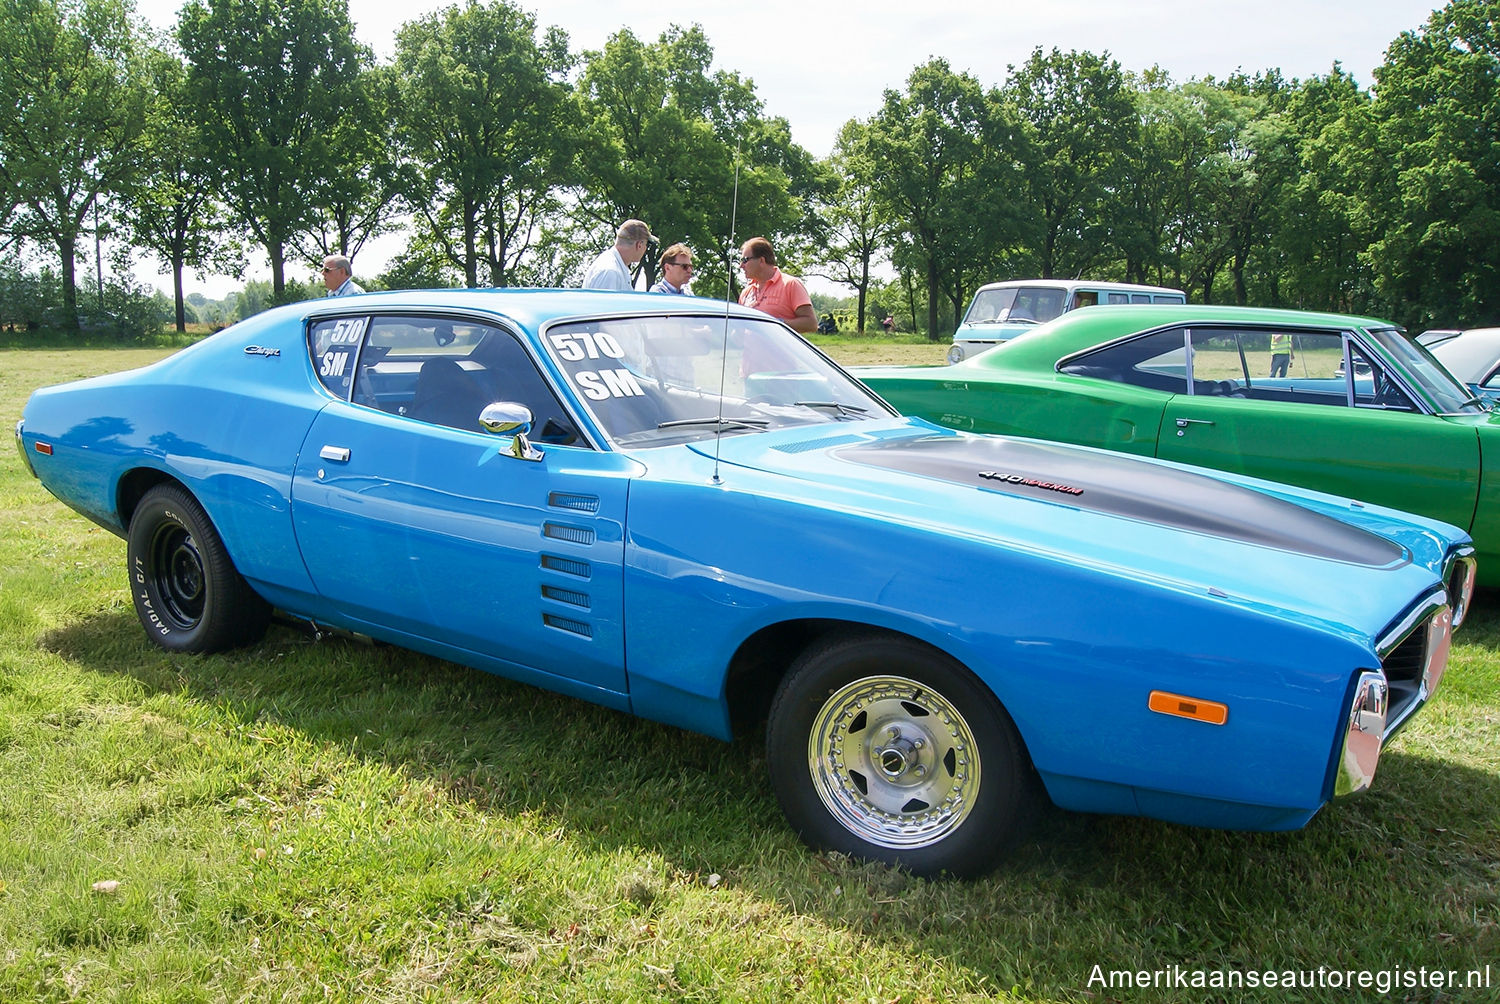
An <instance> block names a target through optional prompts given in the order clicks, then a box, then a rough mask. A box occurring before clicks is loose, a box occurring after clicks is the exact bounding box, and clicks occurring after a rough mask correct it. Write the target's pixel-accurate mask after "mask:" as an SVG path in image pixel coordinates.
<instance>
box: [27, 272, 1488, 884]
mask: <svg viewBox="0 0 1500 1004" xmlns="http://www.w3.org/2000/svg"><path fill="white" fill-rule="evenodd" d="M16 437H17V444H18V447H19V449H20V451H21V455H22V457H23V458H24V460H25V462H26V464H27V465H28V466H29V467H30V469H31V470H32V471H33V472H34V473H35V475H36V476H37V477H38V478H40V479H41V481H42V483H43V484H44V485H46V487H47V488H48V489H49V490H50V491H51V492H52V493H53V494H54V495H56V496H57V497H58V498H59V499H60V500H62V501H63V502H64V503H66V504H67V505H69V506H71V507H72V508H73V509H75V510H77V511H78V512H79V513H81V514H83V515H84V516H86V517H88V518H89V519H91V520H93V521H95V522H96V523H98V524H99V525H101V526H103V527H105V528H107V529H109V530H111V531H113V532H114V533H116V534H118V535H119V536H120V537H122V538H124V540H125V541H126V568H127V573H128V576H129V582H130V587H131V591H132V593H133V595H134V600H135V608H136V611H137V613H138V614H139V616H140V620H141V623H142V624H143V625H144V627H145V630H146V632H147V634H148V635H149V636H150V637H151V639H152V640H153V641H154V642H155V643H156V644H158V645H160V646H162V647H163V648H166V649H168V650H171V651H176V652H212V651H216V650H222V649H226V648H230V647H234V646H241V645H252V644H255V643H256V642H257V640H258V639H259V638H260V637H261V636H262V634H263V633H264V632H265V630H266V628H267V625H268V623H269V621H270V618H271V616H272V614H273V612H280V614H281V615H282V616H283V617H288V618H292V619H296V620H300V621H302V622H304V623H306V624H310V625H313V626H315V627H317V628H318V629H320V630H333V631H343V632H350V633H354V634H358V635H363V636H368V637H371V638H376V639H379V640H381V641H385V642H389V643H391V644H394V645H399V646H404V647H406V648H409V649H413V650H416V651H421V652H426V653H429V654H432V655H436V656H441V657H443V658H446V659H451V660H455V661H457V662H460V663H464V664H467V665H469V666H473V667H477V668H479V669H484V670H488V671H490V672H494V673H499V674H503V675H505V676H508V677H513V678H515V679H518V680H524V681H528V682H530V683H534V684H536V685H538V686H542V687H547V688H550V689H552V690H556V691H560V692H562V693H565V694H570V695H573V696H576V697H580V698H584V699H586V700H590V701H594V702H597V703H599V704H603V705H606V706H608V707H612V708H616V709H619V710H621V711H626V712H629V713H632V714H636V715H642V716H645V717H647V718H652V719H656V720H658V721H662V722H667V723H671V724H673V725H677V726H681V727H683V728H688V729H695V730H698V731H700V732H704V733H708V734H710V735H713V736H717V737H720V738H723V739H726V740H727V739H730V738H731V737H732V736H733V735H734V733H735V729H736V728H737V727H742V726H744V725H746V724H751V725H757V724H758V723H760V722H761V721H764V722H765V735H766V745H767V758H768V764H769V773H770V780H771V783H772V785H773V788H774V790H775V792H776V795H777V797H778V799H779V801H780V803H781V805H782V807H783V809H784V811H785V813H786V815H787V818H788V819H789V821H790V822H791V825H792V826H793V827H794V828H795V829H796V831H797V832H798V833H799V834H800V835H801V837H802V838H803V839H804V840H805V841H806V842H807V843H809V844H810V845H812V846H814V847H819V848H826V849H832V850H838V851H843V852H846V853H849V854H852V855H857V856H861V857H865V858H872V859H878V860H882V861H887V862H891V863H894V864H896V865H898V866H900V867H903V868H907V869H909V870H911V871H913V872H916V873H919V874H938V873H945V872H946V873H949V874H954V875H973V874H977V873H980V872H982V871H984V870H985V869H987V868H989V867H990V866H992V865H993V864H994V863H995V861H996V860H997V859H998V858H999V857H1000V856H1001V855H1002V854H1003V852H1004V850H1005V848H1006V847H1007V846H1008V845H1009V844H1010V843H1012V842H1013V841H1014V840H1015V839H1016V837H1017V836H1018V835H1019V834H1020V833H1022V832H1023V831H1024V828H1025V826H1026V824H1027V822H1028V820H1029V819H1030V818H1032V817H1033V816H1034V815H1035V814H1036V811H1037V808H1038V806H1039V804H1040V802H1041V800H1042V799H1043V798H1050V799H1051V800H1052V801H1054V802H1055V803H1057V804H1059V805H1061V806H1063V807H1065V808H1069V809H1075V810H1082V811H1089V812H1105V813H1122V814H1137V815H1145V816H1152V817H1156V818H1159V819H1165V820H1171V821H1176V822H1181V823H1186V824H1193V825H1202V826H1214V827H1233V828H1253V829H1267V830H1277V829H1290V828H1295V827H1299V826H1302V825H1303V824H1305V823H1306V822H1307V821H1308V820H1309V819H1310V818H1311V817H1312V816H1313V815H1314V814H1315V813H1316V812H1318V810H1319V809H1320V808H1321V807H1322V806H1323V805H1324V804H1325V803H1327V802H1328V801H1330V800H1331V799H1333V798H1334V797H1335V796H1338V795H1343V794H1347V793H1351V792H1354V791H1359V790H1361V789H1363V788H1365V787H1367V786H1368V785H1369V784H1370V782H1371V780H1372V778H1373V776H1374V773H1375V768H1376V765H1377V762H1378V760H1379V758H1380V756H1381V754H1382V753H1383V751H1384V749H1385V746H1386V744H1387V743H1388V742H1389V741H1390V739H1391V737H1392V736H1393V734H1394V733H1395V732H1396V731H1397V730H1398V729H1399V728H1400V727H1401V726H1402V725H1403V724H1404V723H1405V722H1406V721H1408V720H1409V718H1410V716H1411V715H1412V714H1413V713H1414V712H1415V711H1416V710H1417V709H1418V708H1419V707H1420V706H1421V705H1422V704H1423V703H1424V702H1426V700H1427V699H1428V698H1429V696H1430V695H1431V694H1432V692H1433V690H1434V688H1435V687H1436V686H1437V683H1438V680H1439V678H1440V677H1441V675H1442V673H1443V670H1444V668H1445V666H1446V663H1447V656H1448V648H1449V643H1450V638H1451V634H1452V631H1453V629H1454V628H1455V627H1456V626H1457V624H1458V622H1459V621H1460V620H1462V617H1463V614H1464V610H1465V607H1466V606H1467V604H1468V601H1469V598H1470V595H1471V592H1472V586H1473V578H1474V561H1473V558H1472V548H1471V547H1470V544H1469V541H1468V538H1467V537H1466V536H1465V535H1464V534H1463V533H1462V532H1461V531H1459V530H1457V529H1455V528H1453V527H1451V526H1448V525H1446V524H1443V523H1438V522H1435V521H1432V520H1427V519H1422V518H1419V517H1415V516H1409V515H1405V514H1401V513H1397V512H1393V511H1390V510H1385V509H1380V508H1377V507H1373V506H1362V505H1360V504H1358V503H1355V502H1351V501H1349V500H1347V499H1342V498H1336V497H1332V496H1327V495H1319V494H1316V493H1312V492H1307V491H1301V490H1298V489H1294V488H1288V487H1285V486H1281V485H1275V484H1271V483H1268V482H1260V481H1254V480H1251V479H1247V478H1242V477H1236V476H1233V475H1228V474H1222V473H1214V472H1205V471H1198V470H1194V469H1191V468H1187V467H1182V466H1177V465H1172V464H1167V463H1161V462H1155V461H1150V460H1143V459H1139V458H1134V457H1128V456H1124V455H1118V454H1111V453H1105V452H1101V451H1094V450H1089V449H1084V448H1075V447H1069V446H1063V445H1059V444H1053V443H1043V442H1038V441H1032V440H1023V439H1007V438H1000V437H990V436H975V435H968V434H964V433H959V432H954V431H952V430H948V429H943V428H939V427H937V426H934V425H931V424H929V423H926V422H923V421H920V420H915V419H907V418H902V417H900V416H898V415H897V414H896V413H895V412H894V411H892V409H891V408H890V407H888V406H887V405H886V404H885V403H884V402H883V401H881V400H880V399H879V398H878V397H876V396H875V395H874V394H872V393H871V392H870V391H869V390H868V389H867V388H865V387H864V386H862V385H861V384H860V383H859V382H858V381H856V380H854V379H853V378H851V377H850V376H848V375H847V374H846V373H844V372H843V371H842V370H841V369H840V368H839V367H838V366H836V365H835V364H834V363H832V362H831V361H829V360H828V359H827V358H826V357H824V356H823V355H821V354H820V353H819V352H818V351H817V350H816V349H815V348H813V347H812V346H810V345H809V344H807V343H806V342H805V341H803V340H802V339H800V338H799V337H798V336H797V335H795V334H794V333H793V332H791V331H790V330H789V329H787V328H786V327H784V326H783V325H781V324H780V323H779V322H777V321H775V320H773V319H771V318H769V317H767V316H765V315H763V314H759V313H756V312H754V311H748V310H744V309H741V308H739V307H736V306H727V307H726V306H725V305H724V304H722V303H718V302H714V301H708V300H700V299H695V298H692V297H666V296H657V295H649V294H635V293H595V292H583V291H557V290H444V291H423V292H396V293H373V294H368V295H364V296H356V297H341V298H333V299H326V300H320V301H315V302H311V303H303V304H295V305H291V306H286V307H281V308H278V309H275V310H271V311H267V312H266V313H263V314H260V315H257V316H255V317H252V318H250V319H248V320H246V321H243V322H241V323H239V324H237V325H235V326H233V327H231V328H228V329H226V330H224V331H221V332H219V333H218V334H216V335H214V336H212V337H210V338H208V339H205V340H204V341H202V342H200V343H199V344H197V345H194V346H193V347H191V348H188V349H185V350H183V351H181V352H179V353H177V354H176V355H173V356H171V357H170V358H167V359H164V360H162V361H161V362H159V363H156V364H155V365H152V366H148V367H146V368H144V369H140V370H135V371H132V372H128V373H120V374H115V375H111V376H104V377H98V378H95V379H91V380H84V381H80V382H77V383H70V384H65V385H62V386H57V387H49V388H44V389H42V390H38V391H37V392H36V393H35V394H34V395H32V397H31V400H30V402H29V403H28V404H27V407H26V410H25V413H24V418H23V419H22V420H21V422H20V423H19V424H18V425H17V427H16Z"/></svg>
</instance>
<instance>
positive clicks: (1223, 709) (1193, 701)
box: [1146, 690, 1229, 725]
mask: <svg viewBox="0 0 1500 1004" xmlns="http://www.w3.org/2000/svg"><path fill="white" fill-rule="evenodd" d="M1146 707H1148V708H1150V709H1151V710H1152V711H1157V712H1160V713H1161V714H1164V715H1176V716H1177V717H1178V718H1191V719H1193V721H1195V722H1207V723H1208V724H1210V725H1223V724H1224V723H1225V722H1227V721H1228V720H1229V705H1227V704H1220V703H1219V702H1218V701H1200V700H1199V699H1198V698H1196V697H1183V696H1182V695H1181V694H1169V693H1167V692H1166V691H1165V690H1153V691H1151V698H1150V700H1148V701H1147V702H1146Z"/></svg>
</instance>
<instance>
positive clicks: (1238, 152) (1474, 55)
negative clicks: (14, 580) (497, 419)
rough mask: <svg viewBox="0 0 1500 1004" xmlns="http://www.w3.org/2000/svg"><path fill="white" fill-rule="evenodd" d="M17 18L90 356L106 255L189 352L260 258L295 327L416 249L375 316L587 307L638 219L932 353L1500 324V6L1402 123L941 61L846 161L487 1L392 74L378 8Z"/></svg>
mask: <svg viewBox="0 0 1500 1004" xmlns="http://www.w3.org/2000/svg"><path fill="white" fill-rule="evenodd" d="M0 12H3V20H0V47H3V49H4V51H5V52H6V54H7V58H6V59H5V60H3V61H0V107H4V108H5V109H6V110H7V112H6V114H5V115H3V116H0V249H3V250H6V251H7V254H6V258H7V260H8V261H11V262H14V261H15V260H17V259H18V258H24V257H26V256H28V255H32V256H40V257H41V258H44V259H45V260H47V261H48V262H49V263H51V264H55V265H56V267H57V269H58V274H59V277H60V286H61V292H62V299H63V303H62V305H61V306H62V309H61V312H60V313H61V316H62V317H63V318H64V320H65V322H67V323H74V322H76V318H77V305H78V290H77V286H78V277H77V274H76V273H77V263H78V261H79V259H80V254H81V253H82V254H84V255H85V256H86V254H87V250H88V244H89V243H90V238H94V239H97V235H98V232H99V230H100V228H101V227H103V228H105V229H106V230H108V232H110V233H111V234H112V235H113V238H114V239H115V240H117V241H124V242H125V243H126V244H127V245H128V246H130V247H133V248H136V249H139V250H140V251H143V252H145V253H148V254H150V255H152V256H153V257H155V258H156V259H158V260H159V261H160V262H162V263H163V265H164V267H165V268H166V269H167V270H169V271H170V272H171V273H172V275H173V284H174V291H175V295H176V312H177V323H178V328H179V330H181V327H182V324H183V319H184V301H183V295H182V276H183V272H184V270H186V269H194V270H199V271H220V272H227V273H231V274H240V270H241V269H242V267H243V261H244V254H245V250H246V248H247V247H248V246H251V245H253V246H255V247H258V248H259V249H261V250H262V251H263V252H264V254H265V255H266V257H267V259H268V260H269V261H270V265H271V273H272V279H271V288H272V298H273V299H281V298H284V297H286V296H287V295H288V293H289V291H288V283H287V275H286V270H287V266H288V264H289V263H291V264H293V265H303V264H309V263H313V262H316V261H318V260H320V259H321V258H322V257H324V256H325V255H327V254H333V253H339V254H346V255H349V256H350V257H351V258H355V259H356V267H357V259H358V254H359V251H360V249H361V248H363V247H364V246H365V245H366V244H367V243H368V242H369V241H370V240H371V239H372V238H374V237H376V236H379V235H381V234H385V233H389V232H401V233H405V234H406V237H407V243H406V247H405V250H404V251H403V252H402V253H401V254H400V255H398V256H397V257H396V258H395V259H394V260H393V261H392V263H391V265H390V268H389V270H388V271H387V272H386V273H384V274H383V275H381V276H379V277H372V278H375V279H376V283H375V284H376V285H387V286H432V285H467V286H510V285H566V284H568V283H569V282H570V281H571V280H572V279H573V278H574V276H575V275H576V273H577V271H578V270H579V268H580V266H581V264H582V263H583V262H584V261H586V260H587V258H588V257H590V256H591V255H592V254H594V253H596V252H597V250H598V249H599V248H600V247H602V246H604V244H606V243H607V242H608V240H609V239H610V237H611V235H612V233H613V228H614V227H615V225H616V224H618V222H619V221H621V220H623V219H626V218H632V217H633V218H639V219H644V220H646V221H648V222H649V223H650V224H651V226H652V228H653V230H654V231H655V232H656V233H658V234H660V235H663V236H664V237H665V238H667V239H668V240H670V241H676V240H679V239H681V240H685V241H686V242H687V243H688V244H690V245H691V246H692V247H693V248H694V249H695V251H696V253H697V255H698V257H699V260H700V262H701V263H703V267H702V268H700V270H699V276H698V278H697V280H696V281H695V284H694V291H695V292H699V293H702V294H706V295H720V294H723V293H726V292H729V291H732V289H733V287H734V284H735V282H736V270H735V268H734V264H735V257H736V254H737V250H738V245H737V244H736V243H735V242H736V241H737V240H738V239H739V238H741V237H743V236H745V235H751V234H762V235H765V236H768V237H770V238H771V239H772V240H773V241H774V242H775V243H776V245H777V248H778V251H779V252H781V253H782V255H783V257H785V258H786V259H787V261H788V262H789V263H790V267H791V268H794V269H796V270H799V271H802V272H803V273H805V274H816V275H821V276H824V277H826V278H828V279H830V280H833V281H835V282H837V283H840V284H843V285H844V286H846V287H847V288H848V289H849V290H850V291H851V293H852V295H854V296H855V297H856V298H857V303H858V309H857V313H856V316H857V318H858V319H859V321H860V322H861V327H863V321H864V320H865V318H866V316H867V311H868V309H869V304H868V303H867V300H868V298H869V296H870V295H871V294H872V293H873V292H875V291H877V290H878V291H879V292H880V295H881V298H882V303H881V306H880V309H882V310H885V309H890V307H891V306H892V305H893V300H894V299H895V298H899V300H900V301H901V303H902V305H903V306H905V307H906V311H905V312H906V313H907V314H909V315H910V316H911V317H912V318H913V319H914V320H915V321H916V322H917V324H918V326H919V327H921V328H922V329H923V330H925V331H926V333H927V334H928V335H929V337H933V338H939V337H942V336H944V335H945V334H946V333H947V332H950V331H951V330H952V328H953V327H954V326H956V324H957V323H958V321H959V319H960V318H961V316H962V312H963V309H964V307H965V305H966V303H967V301H968V299H969V297H970V296H971V295H972V293H973V291H974V289H975V288H976V287H977V286H978V285H980V284H982V283H984V282H987V281H993V280H995V279H1002V278H1014V277H1030V276H1038V277H1052V276H1088V277H1091V278H1100V279H1121V280H1126V281H1134V282H1150V283H1155V284H1160V285H1169V286H1178V287H1182V288H1185V289H1187V290H1188V291H1189V293H1190V295H1191V297H1192V298H1193V299H1195V300H1199V301H1202V302H1234V303H1253V304H1261V305H1269V306H1297V307H1305V308H1312V309H1326V310H1334V311H1340V312H1353V313H1366V314H1373V315H1376V316H1382V317H1390V318H1392V319H1394V320H1397V321H1398V322H1400V323H1403V324H1406V325H1407V326H1408V327H1413V328H1422V327H1428V326H1438V325H1443V326H1450V325H1458V326H1469V325H1476V324H1482V323H1495V322H1497V321H1500V309H1497V308H1500V302H1497V300H1500V285H1497V283H1496V282H1495V281H1494V280H1495V270H1496V265H1497V262H1500V241H1497V240H1496V236H1497V235H1496V233H1495V231H1496V229H1497V228H1500V89H1497V85H1500V37H1497V34H1496V32H1497V28H1496V25H1497V23H1500V0H1452V2H1450V3H1449V4H1448V5H1447V6H1446V7H1444V8H1442V9H1441V10H1437V11H1434V12H1433V14H1432V15H1431V17H1430V18H1429V20H1428V21H1427V22H1426V23H1425V24H1423V25H1418V26H1414V27H1413V29H1412V30H1410V31H1407V32H1403V33H1402V34H1400V35H1399V36H1398V37H1397V38H1396V39H1395V40H1393V41H1392V43H1391V45H1390V46H1389V48H1388V49H1387V52H1386V58H1385V62H1384V63H1383V64H1382V65H1381V66H1380V67H1379V68H1378V69H1377V70H1376V71H1375V84H1374V86H1373V87H1369V88H1366V87H1361V86H1360V85H1359V84H1358V83H1357V82H1356V81H1355V80H1354V79H1353V78H1352V77H1351V76H1350V75H1349V74H1348V73H1347V72H1345V71H1344V70H1343V69H1342V68H1341V67H1340V66H1339V65H1338V64H1336V63H1335V64H1333V65H1332V67H1331V69H1330V71H1329V72H1328V73H1327V74H1325V75H1321V76H1313V77H1310V78H1308V79H1306V80H1297V79H1291V80H1288V79H1286V78H1284V77H1283V76H1282V75H1281V73H1280V72H1279V71H1278V70H1275V69H1269V70H1265V71H1261V72H1257V73H1254V74H1247V73H1243V72H1235V73H1232V74H1229V75H1227V76H1226V77H1224V78H1223V79H1215V78H1213V77H1209V78H1204V79H1192V80H1188V81H1186V82H1182V83H1179V82H1176V81H1174V80H1173V79H1172V78H1171V77H1170V75H1169V74H1168V72H1167V71H1165V70H1163V69H1161V68H1159V67H1153V68H1151V69H1149V70H1146V71H1143V72H1139V73H1136V72H1127V71H1126V70H1124V69H1123V68H1122V67H1121V66H1120V64H1119V63H1118V61H1116V60H1114V59H1112V58H1110V57H1109V56H1108V55H1107V54H1105V55H1098V54H1094V53H1090V52H1079V51H1068V52H1064V51H1061V50H1059V49H1051V50H1044V49H1042V48H1037V49H1036V50H1034V51H1033V52H1032V53H1031V55H1030V58H1028V59H1027V60H1026V61H1025V62H1024V63H1022V64H1021V65H1020V66H1009V67H1007V73H1006V76H1005V79H1004V80H1003V82H1001V83H999V84H986V83H984V82H981V81H980V80H979V79H978V78H977V77H976V76H975V75H974V74H973V73H971V72H967V71H963V70H957V69H954V68H953V67H951V66H949V65H948V63H947V62H945V61H944V60H942V59H933V60H931V61H929V62H927V63H924V64H922V65H919V66H917V67H915V68H914V69H913V70H912V72H911V74H910V76H909V77H908V78H907V80H906V84H905V87H904V88H903V89H900V90H896V89H893V90H888V91H886V92H885V93H884V94H883V95H882V96H881V97H880V99H879V101H878V103H877V106H876V107H875V109H874V111H873V112H872V113H871V114H870V115H869V116H868V117H865V118H860V119H853V120H851V121H849V122H848V123H846V124H845V125H844V127H843V128H842V129H841V130H840V132H839V134H838V137H837V140H836V142H835V145H834V149H833V150H832V152H831V153H830V154H829V155H828V156H827V157H824V158H818V157H815V156H813V155H812V154H810V153H809V152H808V151H807V150H805V149H804V148H802V147H801V146H799V145H798V144H796V143H794V142H792V139H791V132H790V129H789V127H788V124H787V122H786V120H785V119H783V118H780V117H777V116H775V115H772V114H770V113H769V112H768V111H767V109H766V108H765V106H764V103H763V102H762V101H761V100H760V98H759V97H758V96H757V95H756V93H755V88H754V86H753V85H752V83H751V82H750V81H748V80H746V79H745V78H743V77H742V76H741V75H739V74H738V73H735V72H733V71H730V70H724V69H716V68H715V67H714V65H713V55H714V53H713V48H712V46H711V44H710V42H709V40H708V38H707V37H706V36H705V34H704V32H703V30H702V28H701V27H698V26H696V25H695V26H690V27H673V28H671V29H669V30H668V31H667V32H665V33H664V34H662V35H661V36H660V37H659V38H657V39H656V40H654V41H649V40H642V39H639V38H637V37H636V36H635V35H634V34H632V33H631V32H630V31H629V30H628V29H622V30H620V31H618V32H617V33H615V34H614V35H613V36H611V37H610V38H609V40H608V41H607V42H606V44H605V45H604V47H603V49H602V50H600V51H587V52H581V53H575V52H573V51H572V50H571V49H570V47H569V42H568V38H567V36H566V34H565V33H564V32H562V31H561V30H560V29H558V28H555V27H547V26H544V25H540V24H539V23H538V22H537V20H536V18H535V17H534V16H533V15H532V14H530V13H528V12H527V11H525V10H524V9H522V8H521V7H519V6H516V5H513V4H511V3H508V2H505V0H491V2H488V3H479V2H470V3H467V4H464V5H455V6H452V7H449V8H446V9H444V10H440V11H437V12H434V13H432V14H428V15H425V16H423V17H419V18H417V19H415V20H412V21H409V22H407V23H406V24H405V25H403V26H402V27H401V29H400V30H399V32H398V34H397V37H396V45H395V52H394V56H393V58H392V59H390V60H389V61H379V60H377V59H376V58H375V57H374V55H373V53H372V52H371V51H370V50H369V49H368V48H367V47H365V46H364V45H362V44H361V43H359V42H358V40H357V39H356V38H355V37H354V30H353V25H352V22H351V21H350V19H349V14H348V8H347V4H346V3H345V2H344V0H188V2H187V3H185V4H184V5H183V7H182V8H181V10H180V11H179V14H178V19H177V23H176V25H175V28H174V30H173V31H172V32H171V33H170V34H168V35H157V34H155V33H153V32H152V31H151V30H150V29H148V28H147V27H146V26H145V25H143V24H142V23H140V22H139V21H138V20H137V19H136V18H135V17H134V14H133V12H132V9H131V7H130V5H129V3H128V2H127V0H0ZM10 109H15V113H14V114H13V115H12V114H10ZM731 206H737V210H736V211H735V212H734V213H733V215H734V216H735V219H734V221H733V226H734V230H735V233H731V232H730V229H731V215H732V214H731ZM96 254H97V245H96ZM892 274H894V276H895V279H894V281H888V280H887V279H884V278H882V277H883V276H889V275H892ZM296 286H297V284H296V283H293V290H294V291H295V289H296Z"/></svg>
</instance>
